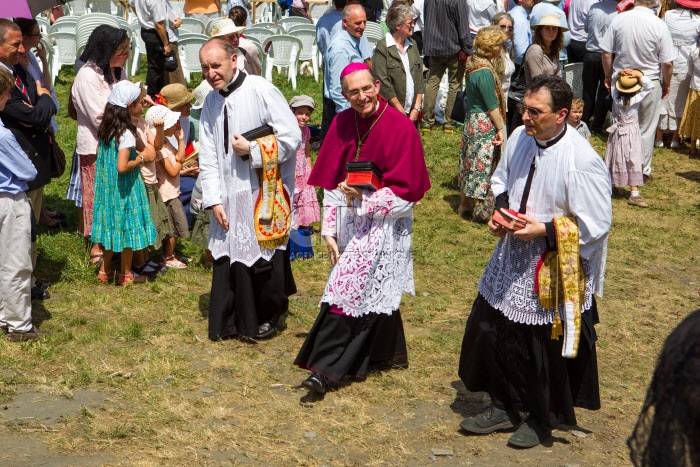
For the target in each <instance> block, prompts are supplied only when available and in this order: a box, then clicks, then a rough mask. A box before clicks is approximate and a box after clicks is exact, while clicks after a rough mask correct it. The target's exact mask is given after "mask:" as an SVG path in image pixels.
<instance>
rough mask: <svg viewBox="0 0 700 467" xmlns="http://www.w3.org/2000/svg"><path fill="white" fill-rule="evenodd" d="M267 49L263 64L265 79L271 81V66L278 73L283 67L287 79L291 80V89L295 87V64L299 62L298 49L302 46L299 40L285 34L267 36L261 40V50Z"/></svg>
mask: <svg viewBox="0 0 700 467" xmlns="http://www.w3.org/2000/svg"><path fill="white" fill-rule="evenodd" d="M268 44H271V46H270V48H269V49H268V50H267V62H266V64H265V79H267V80H268V81H270V82H271V81H272V67H273V66H274V67H277V71H278V73H281V72H282V69H283V68H286V69H287V81H291V82H292V89H296V88H297V65H298V63H299V51H300V50H301V48H302V46H303V45H302V43H301V41H300V40H299V39H298V38H296V37H294V36H289V35H287V34H280V35H277V36H270V37H268V38H267V39H266V40H265V42H263V50H265V49H267V48H268Z"/></svg>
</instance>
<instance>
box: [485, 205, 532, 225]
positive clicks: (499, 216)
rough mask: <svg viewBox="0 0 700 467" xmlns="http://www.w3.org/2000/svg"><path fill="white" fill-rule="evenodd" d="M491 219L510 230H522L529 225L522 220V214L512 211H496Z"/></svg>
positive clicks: (503, 209) (502, 209)
mask: <svg viewBox="0 0 700 467" xmlns="http://www.w3.org/2000/svg"><path fill="white" fill-rule="evenodd" d="M491 219H493V221H494V222H495V223H497V224H500V225H502V226H503V227H505V228H506V229H508V230H520V229H522V228H524V227H525V226H526V225H527V222H526V221H525V220H523V219H521V218H520V213H519V212H517V211H513V210H512V209H506V208H501V209H496V210H495V211H494V212H493V217H492V218H491Z"/></svg>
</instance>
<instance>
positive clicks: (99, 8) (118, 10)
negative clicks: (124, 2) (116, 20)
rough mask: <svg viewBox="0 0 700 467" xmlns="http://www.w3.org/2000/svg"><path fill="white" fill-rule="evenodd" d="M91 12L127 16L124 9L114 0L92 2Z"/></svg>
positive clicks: (93, 0)
mask: <svg viewBox="0 0 700 467" xmlns="http://www.w3.org/2000/svg"><path fill="white" fill-rule="evenodd" d="M90 12H92V13H106V14H108V15H112V16H121V17H122V18H123V17H124V16H125V11H124V7H123V6H121V5H120V4H118V3H114V2H113V1H112V0H92V1H91V2H90Z"/></svg>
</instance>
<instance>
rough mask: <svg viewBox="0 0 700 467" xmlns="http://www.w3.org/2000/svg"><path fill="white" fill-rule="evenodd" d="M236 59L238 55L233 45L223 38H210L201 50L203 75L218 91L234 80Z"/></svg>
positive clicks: (200, 57)
mask: <svg viewBox="0 0 700 467" xmlns="http://www.w3.org/2000/svg"><path fill="white" fill-rule="evenodd" d="M236 61H237V56H236V52H235V51H234V50H233V46H231V44H229V43H228V42H227V41H225V40H223V39H219V38H215V39H210V40H209V41H207V43H206V44H204V45H203V46H202V48H201V50H200V51H199V63H200V64H201V66H202V75H204V79H206V80H207V83H209V85H210V86H211V87H212V88H213V89H215V90H217V91H218V90H220V89H223V88H225V87H226V85H227V84H228V83H230V82H231V81H232V80H233V77H234V76H235V74H236Z"/></svg>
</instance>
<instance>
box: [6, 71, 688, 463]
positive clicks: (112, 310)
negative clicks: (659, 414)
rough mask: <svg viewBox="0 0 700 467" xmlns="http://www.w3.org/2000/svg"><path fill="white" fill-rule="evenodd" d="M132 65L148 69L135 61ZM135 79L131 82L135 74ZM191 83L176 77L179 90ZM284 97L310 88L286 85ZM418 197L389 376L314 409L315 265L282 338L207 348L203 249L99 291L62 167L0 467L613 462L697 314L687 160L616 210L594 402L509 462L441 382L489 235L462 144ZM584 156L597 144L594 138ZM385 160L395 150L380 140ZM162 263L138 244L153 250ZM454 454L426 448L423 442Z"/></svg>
mask: <svg viewBox="0 0 700 467" xmlns="http://www.w3.org/2000/svg"><path fill="white" fill-rule="evenodd" d="M144 68H145V66H144ZM143 78H144V71H142V74H141V79H143ZM198 79H201V77H200V76H196V79H195V81H194V82H193V83H191V85H190V87H194V85H196V84H197V83H198ZM72 80H73V74H72V71H70V70H68V68H64V70H63V71H62V73H61V75H60V78H59V80H58V83H57V88H56V90H57V94H58V96H59V100H60V102H61V106H62V108H61V111H60V115H59V118H58V120H59V125H60V127H61V129H60V132H59V134H58V140H59V142H60V143H61V146H62V147H63V148H64V150H65V151H66V153H67V154H68V155H70V153H72V150H73V147H74V144H75V134H76V126H75V122H73V121H72V120H70V119H68V118H67V116H66V112H65V109H66V107H67V106H66V102H67V93H68V85H69V84H70V83H71V82H72ZM275 84H276V85H277V86H278V87H279V88H280V89H281V90H282V92H283V93H284V95H285V97H287V99H289V98H291V97H292V96H294V95H295V94H301V93H305V94H309V95H311V96H313V97H314V99H315V100H316V102H317V104H319V106H318V108H317V110H316V112H314V114H313V117H312V123H313V124H320V118H321V108H320V103H321V92H320V89H321V84H320V83H315V82H314V81H313V78H310V77H305V76H300V77H299V78H298V89H297V91H293V90H292V89H291V85H290V84H288V83H287V81H286V78H281V77H279V76H277V75H275ZM424 143H425V152H426V161H427V164H428V168H429V170H430V175H431V181H432V186H433V187H432V189H431V190H430V191H429V192H428V193H427V195H426V198H425V199H424V201H423V202H422V204H421V205H420V206H418V207H417V208H416V210H415V212H414V237H413V254H414V261H415V272H416V292H417V293H416V296H415V297H408V296H406V297H404V300H403V303H402V307H401V312H402V315H403V319H404V326H405V331H406V337H407V341H408V347H409V360H410V367H409V369H407V370H405V371H389V372H381V373H373V374H371V375H370V377H369V378H368V379H367V381H365V382H363V383H359V384H358V383H353V384H349V385H347V386H345V387H343V388H341V389H340V390H339V391H336V392H331V393H329V394H327V395H326V397H325V398H324V399H322V400H307V399H306V398H305V395H306V391H304V390H302V389H300V388H299V387H298V384H299V383H300V382H301V381H302V380H303V379H304V378H305V377H306V372H305V371H301V370H299V369H297V368H296V367H294V366H292V361H293V359H294V357H295V356H296V352H297V351H298V349H299V347H300V345H301V343H302V342H303V339H304V337H305V333H306V332H307V331H308V330H309V328H310V327H311V325H312V323H313V321H314V319H315V317H316V314H317V311H318V301H319V298H320V297H321V294H322V291H323V288H324V285H325V280H326V277H327V274H328V270H329V266H328V263H327V261H326V258H325V255H324V254H323V253H324V252H325V247H324V246H323V245H322V244H321V243H320V242H319V243H317V246H316V251H317V258H316V259H314V260H306V261H296V262H294V263H293V269H294V275H295V279H296V282H297V287H298V289H299V292H298V294H297V295H295V296H294V297H292V299H291V307H290V308H291V315H290V317H289V319H288V321H287V324H288V328H287V330H286V331H284V332H283V333H281V334H280V335H279V336H277V337H275V338H273V339H271V340H268V341H264V342H258V343H244V342H240V341H235V340H234V341H226V342H210V341H209V340H208V339H207V337H206V336H207V319H206V313H207V306H208V292H209V288H210V274H211V272H210V270H208V269H207V268H205V267H204V266H203V261H202V250H201V248H199V247H197V246H195V245H192V244H190V243H188V242H187V241H186V240H182V241H180V242H179V247H178V248H179V249H180V252H181V253H182V254H184V255H185V256H187V257H190V258H192V259H193V261H192V265H191V267H190V268H189V269H187V270H183V271H169V272H167V273H166V274H164V275H162V276H160V277H158V278H157V279H156V280H155V281H153V282H150V283H148V284H144V285H139V286H130V287H127V288H119V287H116V286H107V285H102V284H98V282H97V280H96V274H95V270H94V268H93V267H92V266H91V263H90V260H89V255H88V252H87V249H86V244H85V241H84V240H83V239H82V238H81V237H79V236H78V235H76V233H75V231H76V229H77V220H78V211H77V209H76V208H75V207H73V206H72V204H71V203H69V202H67V201H65V200H64V199H63V196H64V194H65V191H66V186H67V183H68V176H69V174H68V172H69V170H68V169H67V170H66V173H65V174H64V176H63V177H62V178H61V179H59V180H55V181H53V182H52V183H51V184H50V185H49V186H48V187H47V190H46V204H47V206H49V207H51V208H54V209H60V210H62V211H63V212H65V213H66V214H67V215H68V221H69V228H67V229H65V230H63V231H53V230H51V231H49V230H47V229H45V228H40V230H39V238H38V247H39V261H38V267H37V271H36V272H37V276H38V277H40V278H45V279H50V280H51V281H52V282H54V285H52V286H51V288H50V289H49V290H50V293H51V298H50V299H49V300H46V301H44V302H34V319H35V322H36V323H37V324H39V325H40V327H41V328H42V329H43V330H46V331H50V332H51V335H50V336H49V337H47V338H45V339H42V340H41V341H40V342H29V343H22V344H16V343H10V342H6V341H4V340H3V341H1V342H0V398H1V400H0V402H2V405H1V406H2V407H3V408H4V410H2V411H0V413H2V416H3V418H1V419H0V441H2V442H3V444H4V446H5V449H3V452H2V453H0V464H2V465H36V464H40V463H44V462H46V463H52V465H103V464H107V465H274V466H285V465H306V466H322V465H327V466H344V465H372V466H374V465H425V464H434V465H441V466H453V465H454V466H457V465H460V466H461V465H485V466H487V465H488V466H503V465H564V464H576V465H581V466H592V465H600V466H609V465H629V461H628V455H627V449H626V446H625V440H626V438H627V437H628V436H629V434H630V433H631V430H632V426H633V424H634V422H635V420H636V416H637V414H638V412H639V409H640V407H641V404H642V401H643V399H644V396H645V393H646V387H647V385H648V383H649V380H650V376H651V373H652V370H653V366H654V363H655V359H656V356H657V354H658V351H659V349H660V347H661V345H662V343H663V341H664V339H665V337H666V336H667V335H668V334H669V332H670V331H671V330H672V329H673V327H674V326H675V325H676V324H677V323H678V322H679V321H680V320H682V319H683V318H684V317H685V316H686V315H687V314H688V313H689V312H691V311H692V310H694V309H697V308H700V301H699V299H698V298H699V297H698V290H699V289H700V252H699V248H700V241H699V240H700V235H699V234H698V225H699V223H698V219H699V217H700V161H698V160H689V159H688V157H687V156H686V155H685V154H683V153H681V152H680V151H670V150H667V149H656V150H655V158H654V165H653V166H654V175H655V179H654V182H653V183H651V184H649V185H648V186H645V187H643V188H642V193H643V195H644V198H645V199H646V200H647V202H648V203H649V204H650V208H649V209H646V210H642V209H639V208H634V207H630V206H628V205H627V204H626V199H624V198H619V199H614V200H613V215H614V218H613V228H612V232H611V234H610V241H609V251H608V269H607V279H606V287H605V297H604V298H602V299H600V300H599V310H600V314H601V323H600V325H599V326H598V327H597V330H598V334H599V341H598V359H599V360H598V364H599V371H600V386H601V397H602V405H603V407H602V409H601V410H600V411H597V412H589V411H585V410H579V411H578V412H577V415H578V419H579V427H580V428H579V429H580V430H581V431H583V432H584V433H586V434H587V436H586V437H585V438H583V437H577V436H574V435H572V433H571V432H570V428H569V429H566V428H565V427H562V429H561V430H557V431H555V432H554V440H553V443H551V444H549V445H547V446H539V447H537V448H534V449H531V450H527V451H518V450H513V449H510V448H508V447H506V445H505V444H506V440H507V438H508V436H509V434H508V433H500V434H493V435H488V436H466V435H464V434H462V433H460V432H459V430H458V424H459V422H460V421H461V419H462V418H463V417H465V416H468V415H471V414H474V413H476V412H478V411H480V410H481V409H483V408H484V407H485V406H486V404H487V401H486V399H485V398H484V395H483V394H469V393H467V392H466V391H465V389H464V386H463V385H462V384H461V382H460V381H459V378H458V377H457V362H458V359H459V351H460V344H461V338H462V333H463V331H464V324H465V322H466V319H467V316H468V314H469V310H470V308H471V303H472V301H473V299H474V297H475V296H476V286H477V283H478V280H479V277H480V275H481V273H482V271H483V269H484V266H485V265H486V262H487V261H488V259H489V257H490V255H491V252H492V251H493V248H494V245H495V243H496V239H495V238H493V237H491V236H490V235H489V233H488V229H487V228H486V227H485V226H482V225H477V224H473V223H471V222H467V221H464V220H461V219H460V218H459V217H458V216H457V214H456V210H457V205H458V203H459V193H458V191H457V188H456V172H457V161H458V149H459V143H460V134H459V133H454V134H451V135H447V134H442V133H439V132H432V133H430V134H428V135H426V136H424ZM592 143H593V145H594V147H595V148H596V149H597V150H598V152H599V153H600V154H603V153H604V150H605V146H604V142H602V141H600V140H598V139H597V138H593V139H592ZM396 150H401V148H396ZM158 256H159V252H155V251H154V252H153V257H154V258H157V257H158ZM433 448H445V449H451V450H452V451H453V455H452V456H449V457H443V456H440V457H437V459H436V460H435V461H434V462H433V461H432V459H431V457H430V456H431V455H432V454H431V449H433Z"/></svg>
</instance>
